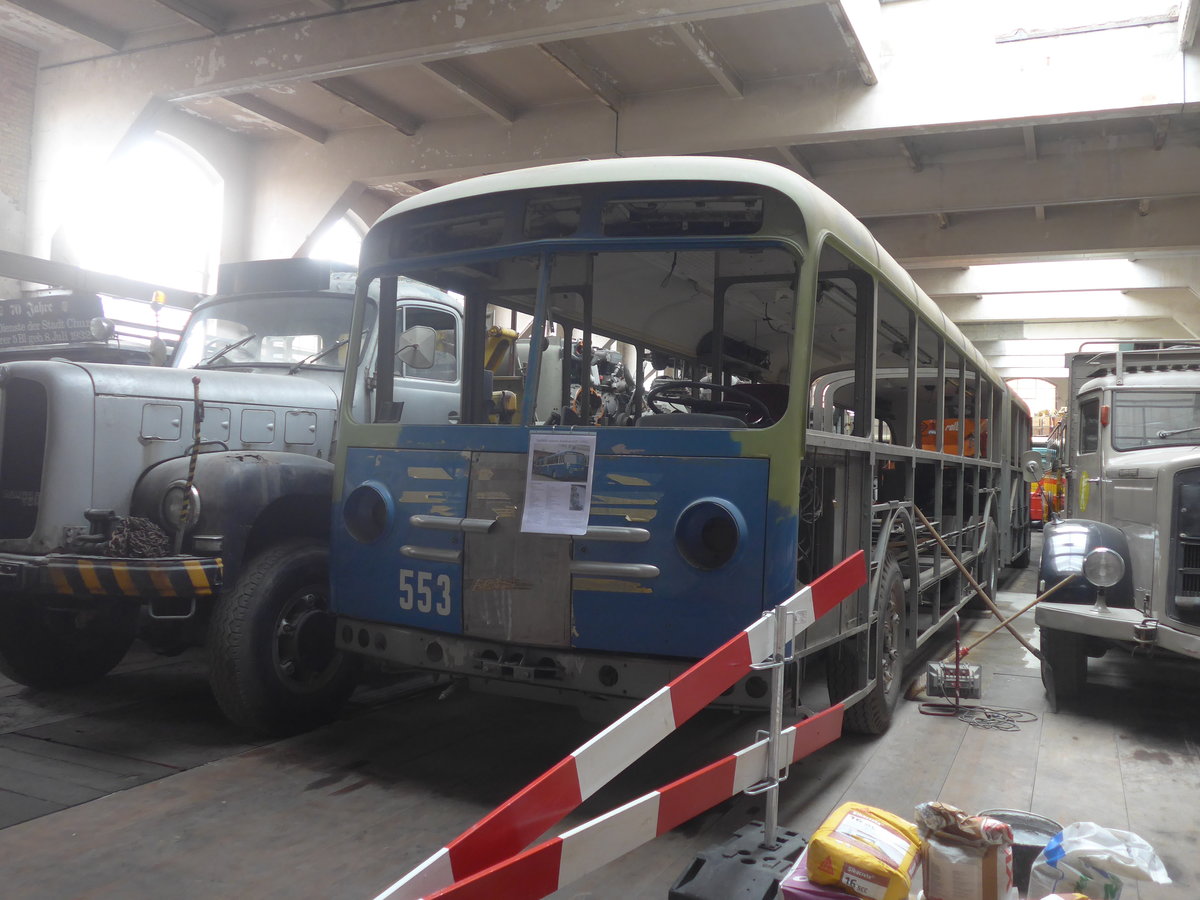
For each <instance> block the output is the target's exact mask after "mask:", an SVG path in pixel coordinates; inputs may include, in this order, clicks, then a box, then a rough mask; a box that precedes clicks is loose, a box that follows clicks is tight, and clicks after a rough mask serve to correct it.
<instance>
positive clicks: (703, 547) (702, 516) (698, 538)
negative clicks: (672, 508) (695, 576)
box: [675, 497, 746, 569]
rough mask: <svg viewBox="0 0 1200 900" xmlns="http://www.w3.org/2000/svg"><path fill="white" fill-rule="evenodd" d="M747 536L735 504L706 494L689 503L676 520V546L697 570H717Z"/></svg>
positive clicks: (735, 553) (736, 550)
mask: <svg viewBox="0 0 1200 900" xmlns="http://www.w3.org/2000/svg"><path fill="white" fill-rule="evenodd" d="M745 537H746V520H745V519H744V518H743V517H742V514H741V512H739V511H738V509H737V507H736V506H733V505H732V504H730V503H727V502H726V501H724V500H718V499H715V498H711V497H706V498H705V499H703V500H697V501H696V502H695V503H693V504H691V505H690V506H688V507H687V508H686V509H685V510H684V511H683V512H682V513H681V514H680V516H679V521H677V522H676V523H675V546H676V547H678V548H679V553H680V555H681V556H682V557H683V558H684V559H686V560H687V561H688V562H689V563H691V564H692V565H693V566H695V567H696V568H697V569H719V568H720V567H721V566H723V565H725V564H726V563H727V562H729V561H730V560H731V559H733V558H734V556H736V555H737V552H738V548H740V547H741V545H742V543H743V541H744V539H745Z"/></svg>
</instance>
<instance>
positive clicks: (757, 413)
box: [645, 381, 775, 425]
mask: <svg viewBox="0 0 1200 900" xmlns="http://www.w3.org/2000/svg"><path fill="white" fill-rule="evenodd" d="M687 388H696V389H697V390H702V391H713V392H715V393H718V394H724V395H726V396H728V397H729V400H728V401H726V400H705V399H703V398H701V397H692V396H690V395H688V394H683V393H679V394H678V395H677V396H676V395H675V394H676V392H681V391H683V390H685V389H687ZM645 399H646V405H647V406H649V407H650V409H652V410H654V412H656V413H659V414H662V413H663V412H664V410H662V409H660V408H659V407H658V406H657V405H656V403H655V401H656V400H657V401H659V402H661V403H678V404H679V405H680V406H685V407H687V408H688V410H689V411H693V412H706V413H722V412H724V413H729V412H743V411H745V412H750V413H753V414H754V419H753V421H751V422H747V423H746V424H748V425H770V424H771V423H772V422H774V421H775V420H774V419H773V418H772V416H771V411H770V410H769V409H767V405H766V404H765V403H763V402H762V401H761V400H759V399H758V398H757V397H755V396H754V395H753V394H747V393H746V392H745V391H742V390H738V388H737V387H735V386H734V385H731V384H712V383H710V382H707V381H667V382H664V383H663V384H660V385H658V386H657V387H653V388H651V389H650V390H649V391H648V392H647V393H646V397H645ZM740 406H744V407H745V410H742V409H735V407H740Z"/></svg>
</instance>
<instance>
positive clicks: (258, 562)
mask: <svg viewBox="0 0 1200 900" xmlns="http://www.w3.org/2000/svg"><path fill="white" fill-rule="evenodd" d="M335 625H336V617H335V616H334V615H333V613H332V612H330V610H329V550H328V547H327V546H326V545H325V543H324V542H322V541H318V540H314V539H309V538H304V539H298V540H291V541H286V542H284V543H281V544H277V545H275V546H273V547H268V548H267V549H266V550H264V551H263V552H261V553H259V554H258V556H256V557H254V558H253V559H251V560H250V561H249V562H248V563H247V564H246V566H245V568H244V569H243V570H242V573H241V575H240V576H239V577H238V579H237V582H236V583H235V584H234V585H233V587H232V590H230V591H228V592H225V593H223V595H222V596H221V598H220V600H219V602H218V603H217V607H216V609H215V611H214V612H213V617H212V621H211V622H210V624H209V634H208V657H209V682H210V683H211V685H212V690H213V694H214V695H215V696H216V698H217V703H218V704H220V706H221V710H222V711H223V712H224V713H225V715H226V716H228V717H229V719H230V720H231V721H233V722H234V723H235V724H237V725H240V726H242V727H244V728H246V729H249V730H251V731H255V732H258V733H260V734H266V735H271V736H276V737H279V736H284V735H288V734H296V733H297V732H300V731H306V730H308V729H310V728H315V727H317V726H318V725H323V724H325V723H326V722H328V721H330V720H331V719H332V718H333V717H334V716H335V715H337V712H338V710H339V709H341V707H342V704H343V703H344V702H345V701H346V698H347V697H349V696H350V692H351V691H353V690H354V686H355V683H356V681H357V678H358V668H359V665H358V663H359V660H358V657H354V656H350V655H348V654H344V653H342V652H340V651H339V650H337V649H336V648H335V646H334V640H335V632H334V629H335Z"/></svg>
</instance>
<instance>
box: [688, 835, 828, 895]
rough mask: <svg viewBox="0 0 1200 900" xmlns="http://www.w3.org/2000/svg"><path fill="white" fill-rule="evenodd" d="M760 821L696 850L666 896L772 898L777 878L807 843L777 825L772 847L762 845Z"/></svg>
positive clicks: (776, 893)
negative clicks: (723, 839) (716, 843)
mask: <svg viewBox="0 0 1200 900" xmlns="http://www.w3.org/2000/svg"><path fill="white" fill-rule="evenodd" d="M762 839H763V823H762V822H750V823H749V824H747V825H745V826H743V827H742V828H740V829H739V830H738V831H737V832H735V833H734V835H733V837H732V838H730V839H729V840H728V841H726V842H725V843H723V844H718V845H716V846H714V847H710V848H709V849H707V850H702V851H701V852H700V853H697V854H696V858H695V859H694V860H692V862H691V864H690V865H689V866H688V867H687V869H686V870H685V871H684V873H683V874H682V875H680V876H679V878H678V879H677V880H676V881H675V884H673V885H672V886H671V891H670V893H669V894H667V897H668V900H771V898H777V897H778V896H779V882H781V881H782V880H783V876H784V875H786V874H787V871H788V869H790V868H791V867H792V863H794V862H795V861H796V860H797V859H798V858H799V856H800V854H801V852H802V851H803V850H804V846H805V844H806V843H807V841H805V839H804V838H803V837H801V836H800V835H799V834H797V833H796V832H794V831H787V830H785V829H779V830H778V831H777V832H776V843H775V844H774V846H772V847H771V848H769V849H768V848H765V847H763V846H762Z"/></svg>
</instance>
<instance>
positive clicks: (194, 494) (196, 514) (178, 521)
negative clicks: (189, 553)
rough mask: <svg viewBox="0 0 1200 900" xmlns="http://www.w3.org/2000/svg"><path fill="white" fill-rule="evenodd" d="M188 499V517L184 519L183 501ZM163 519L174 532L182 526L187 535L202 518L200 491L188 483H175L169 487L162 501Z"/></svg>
mask: <svg viewBox="0 0 1200 900" xmlns="http://www.w3.org/2000/svg"><path fill="white" fill-rule="evenodd" d="M185 497H186V498H187V500H188V504H187V517H186V519H185V518H184V511H183V501H184V498H185ZM161 511H162V518H163V522H164V523H165V524H166V526H167V527H168V528H169V529H171V530H172V531H176V530H178V529H179V528H180V527H181V526H182V528H183V530H184V532H185V533H186V532H187V531H189V530H191V528H192V526H194V525H195V524H196V522H197V520H199V518H200V491H199V490H197V489H196V486H195V485H194V484H193V485H189V484H188V483H187V482H186V481H174V482H172V483H171V484H169V485H168V486H167V489H166V491H165V492H164V493H163V499H162V510H161Z"/></svg>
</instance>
